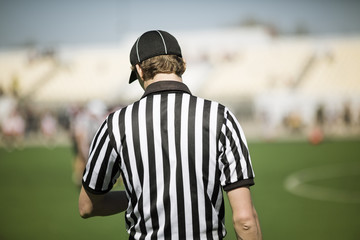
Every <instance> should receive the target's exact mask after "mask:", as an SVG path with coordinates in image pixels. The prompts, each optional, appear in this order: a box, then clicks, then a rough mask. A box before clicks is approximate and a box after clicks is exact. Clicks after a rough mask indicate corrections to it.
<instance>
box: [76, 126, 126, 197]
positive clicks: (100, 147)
mask: <svg viewBox="0 0 360 240" xmlns="http://www.w3.org/2000/svg"><path fill="white" fill-rule="evenodd" d="M119 176H120V167H119V156H118V154H117V152H116V150H115V149H114V148H113V146H112V144H111V143H110V137H109V133H108V128H107V121H104V122H103V124H102V125H101V126H100V128H99V129H98V131H97V133H96V134H95V136H94V138H93V140H92V143H91V147H90V151H89V158H88V162H87V164H86V168H85V171H84V174H83V179H82V184H83V186H84V188H85V189H86V190H87V191H89V192H91V193H94V194H104V193H106V192H109V191H110V190H111V189H112V187H113V185H114V184H115V182H116V180H117V178H118V177H119Z"/></svg>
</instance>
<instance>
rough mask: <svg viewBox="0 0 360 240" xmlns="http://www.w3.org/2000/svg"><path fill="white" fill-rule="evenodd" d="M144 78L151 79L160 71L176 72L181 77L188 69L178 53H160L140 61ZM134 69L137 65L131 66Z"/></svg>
mask: <svg viewBox="0 0 360 240" xmlns="http://www.w3.org/2000/svg"><path fill="white" fill-rule="evenodd" d="M139 65H140V68H141V69H142V72H143V78H144V80H145V81H146V80H149V79H152V78H154V77H155V75H156V74H159V73H175V74H176V75H177V76H179V77H181V76H182V75H183V73H184V72H185V70H186V64H185V62H184V60H183V58H181V57H179V56H176V55H159V56H155V57H152V58H149V59H146V60H144V61H142V62H141V63H139ZM131 68H132V70H134V69H135V66H132V67H131Z"/></svg>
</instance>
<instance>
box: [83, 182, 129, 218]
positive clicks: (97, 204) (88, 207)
mask: <svg viewBox="0 0 360 240" xmlns="http://www.w3.org/2000/svg"><path fill="white" fill-rule="evenodd" d="M127 205H128V200H127V197H126V193H125V191H113V192H108V193H107V194H105V195H93V194H90V193H87V192H86V191H85V190H84V189H81V192H80V198H79V212H80V215H81V217H83V218H89V217H94V216H108V215H113V214H117V213H120V212H123V211H125V210H126V208H127Z"/></svg>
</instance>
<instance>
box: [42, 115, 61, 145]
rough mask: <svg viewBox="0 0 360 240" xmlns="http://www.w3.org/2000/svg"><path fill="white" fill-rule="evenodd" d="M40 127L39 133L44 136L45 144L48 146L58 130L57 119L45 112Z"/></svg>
mask: <svg viewBox="0 0 360 240" xmlns="http://www.w3.org/2000/svg"><path fill="white" fill-rule="evenodd" d="M40 126H41V133H42V135H43V136H44V138H45V139H44V140H45V141H46V143H47V144H48V143H49V141H50V142H51V141H53V140H54V139H55V136H56V132H57V128H58V123H57V119H56V118H55V117H54V116H53V114H51V113H50V112H46V113H45V114H44V115H43V116H42V118H41V122H40Z"/></svg>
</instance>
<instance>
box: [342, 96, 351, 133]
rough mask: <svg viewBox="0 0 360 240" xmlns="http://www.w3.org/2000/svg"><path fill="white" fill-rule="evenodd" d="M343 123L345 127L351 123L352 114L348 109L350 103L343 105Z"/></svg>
mask: <svg viewBox="0 0 360 240" xmlns="http://www.w3.org/2000/svg"><path fill="white" fill-rule="evenodd" d="M342 117H343V122H344V124H345V126H346V127H349V126H350V125H351V121H352V119H351V118H352V113H351V108H350V103H348V102H347V103H345V104H344V108H343V114H342Z"/></svg>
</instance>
